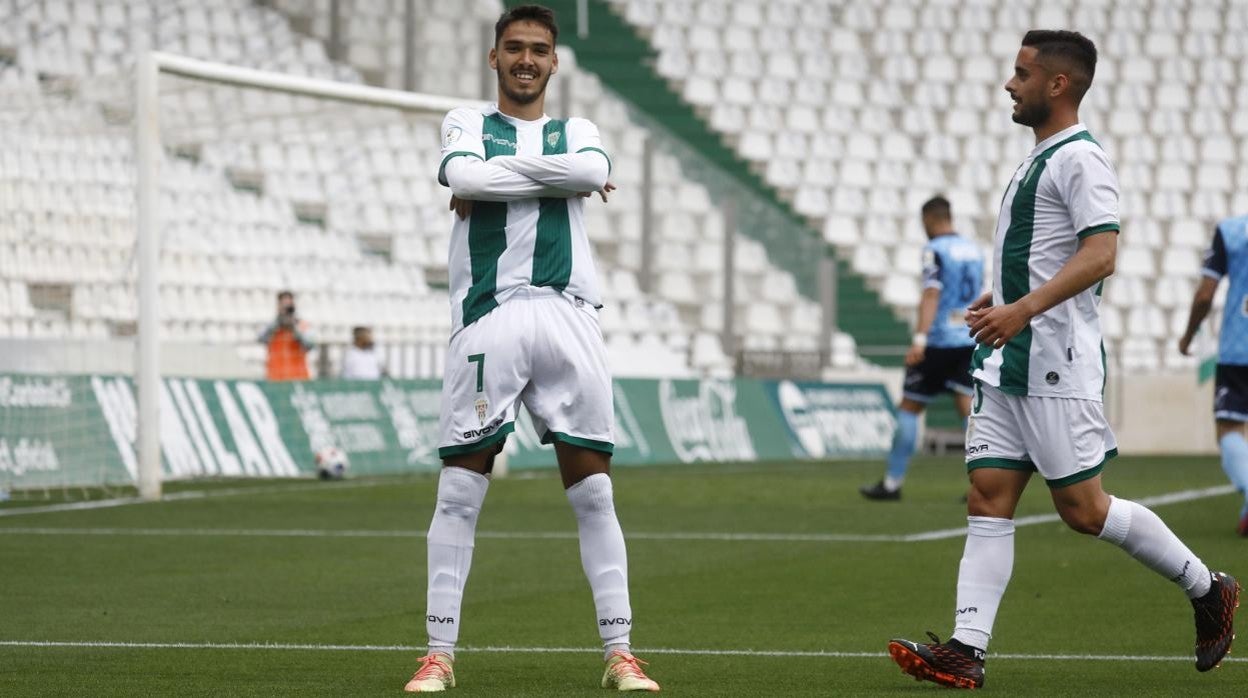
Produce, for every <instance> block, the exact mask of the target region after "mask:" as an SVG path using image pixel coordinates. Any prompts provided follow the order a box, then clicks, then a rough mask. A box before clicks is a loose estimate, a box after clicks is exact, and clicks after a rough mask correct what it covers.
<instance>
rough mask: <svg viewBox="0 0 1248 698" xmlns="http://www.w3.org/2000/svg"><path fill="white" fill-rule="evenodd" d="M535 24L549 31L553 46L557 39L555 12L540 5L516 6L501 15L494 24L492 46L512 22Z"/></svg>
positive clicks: (557, 28)
mask: <svg viewBox="0 0 1248 698" xmlns="http://www.w3.org/2000/svg"><path fill="white" fill-rule="evenodd" d="M526 21H527V22H537V23H538V24H540V25H542V26H543V27H546V28H547V29H549V30H550V41H551V43H552V44H553V43H554V42H556V41H558V39H559V25H558V24H557V23H556V22H555V11H554V10H552V9H550V8H549V7H543V6H541V5H518V6H516V7H513V8H511V9H510V10H507V11H506V12H504V13H503V16H502V17H499V18H498V21H497V22H495V23H494V45H495V46H497V45H498V40H499V39H501V38H503V32H505V31H507V27H509V26H511V23H512V22H526Z"/></svg>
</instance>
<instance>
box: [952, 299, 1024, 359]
mask: <svg viewBox="0 0 1248 698" xmlns="http://www.w3.org/2000/svg"><path fill="white" fill-rule="evenodd" d="M976 302H979V301H976ZM975 312H976V315H975V321H974V322H972V323H971V335H972V336H973V337H975V341H977V342H979V343H980V344H987V345H988V346H991V347H995V348H998V349H999V348H1001V347H1003V346H1005V343H1006V342H1008V341H1010V340H1011V339H1013V338H1014V336H1015V335H1017V334H1018V333H1019V332H1022V331H1023V328H1024V327H1026V326H1027V323H1028V322H1030V321H1031V313H1029V312H1027V309H1026V308H1024V307H1023V306H1022V304H1020V303H1007V304H1005V305H997V306H993V307H990V308H986V309H984V310H978V311H975ZM967 315H970V311H969V310H968V311H967Z"/></svg>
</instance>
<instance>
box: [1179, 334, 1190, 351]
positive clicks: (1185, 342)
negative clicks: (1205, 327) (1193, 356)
mask: <svg viewBox="0 0 1248 698" xmlns="http://www.w3.org/2000/svg"><path fill="white" fill-rule="evenodd" d="M1191 348H1192V336H1191V335H1190V334H1185V335H1183V336H1182V337H1181V338H1179V353H1180V354H1182V355H1183V356H1190V354H1188V351H1190V350H1191Z"/></svg>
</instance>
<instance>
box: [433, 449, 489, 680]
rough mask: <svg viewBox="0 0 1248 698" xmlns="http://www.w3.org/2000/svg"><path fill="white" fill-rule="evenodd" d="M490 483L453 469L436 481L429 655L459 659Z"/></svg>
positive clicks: (473, 474)
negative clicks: (467, 587)
mask: <svg viewBox="0 0 1248 698" xmlns="http://www.w3.org/2000/svg"><path fill="white" fill-rule="evenodd" d="M489 486H490V479H489V478H487V477H486V476H484V475H481V474H480V473H474V472H472V471H471V470H467V469H465V468H457V467H454V466H449V467H444V468H442V472H441V474H440V475H439V476H438V503H437V507H436V508H435V509H434V512H433V522H432V523H430V524H429V535H428V549H429V596H428V606H427V608H428V610H427V612H426V614H425V627H426V628H427V629H428V631H429V651H430V652H442V653H443V654H446V655H449V656H450V657H451V658H452V659H454V658H455V642H456V641H457V640H458V639H459V625H460V617H459V608H460V602H461V601H462V600H463V597H464V584H465V583H466V582H467V581H468V570H469V568H470V567H472V547H473V539H474V537H475V535H476V531H477V515H478V514H480V513H481V502H483V501H484V500H485V491H486V488H488V487H489Z"/></svg>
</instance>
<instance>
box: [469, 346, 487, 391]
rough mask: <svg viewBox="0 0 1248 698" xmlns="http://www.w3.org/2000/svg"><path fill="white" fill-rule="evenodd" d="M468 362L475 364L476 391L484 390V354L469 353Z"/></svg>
mask: <svg viewBox="0 0 1248 698" xmlns="http://www.w3.org/2000/svg"><path fill="white" fill-rule="evenodd" d="M468 363H470V364H476V365H477V392H478V393H479V392H481V391H483V390H485V354H469V355H468Z"/></svg>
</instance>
